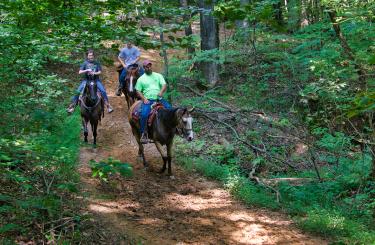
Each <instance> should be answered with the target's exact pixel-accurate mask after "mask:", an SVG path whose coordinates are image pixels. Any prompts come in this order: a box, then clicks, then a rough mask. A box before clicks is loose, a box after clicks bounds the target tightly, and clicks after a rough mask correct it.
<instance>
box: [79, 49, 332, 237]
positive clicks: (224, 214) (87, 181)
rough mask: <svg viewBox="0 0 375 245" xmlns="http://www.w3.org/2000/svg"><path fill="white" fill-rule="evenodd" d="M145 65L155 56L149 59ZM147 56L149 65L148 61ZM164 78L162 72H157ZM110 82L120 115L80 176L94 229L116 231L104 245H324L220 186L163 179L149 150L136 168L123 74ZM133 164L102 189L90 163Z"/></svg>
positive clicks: (85, 150)
mask: <svg viewBox="0 0 375 245" xmlns="http://www.w3.org/2000/svg"><path fill="white" fill-rule="evenodd" d="M144 54H145V55H146V56H148V57H147V58H150V59H153V57H158V54H157V52H154V53H153V52H150V51H148V52H145V53H144ZM145 55H143V58H146V57H145ZM155 70H159V71H160V65H159V67H158V64H156V69H155ZM103 77H104V79H103V80H104V83H105V86H106V88H107V90H108V93H109V97H110V101H111V103H112V105H113V107H114V109H115V111H114V112H113V113H112V114H106V115H105V117H104V120H103V121H102V123H101V125H100V126H99V132H98V147H97V148H96V149H94V148H92V147H90V146H87V147H82V148H81V152H80V168H79V171H80V174H81V179H82V188H83V191H84V194H85V196H86V201H87V202H86V203H87V209H88V211H89V212H90V213H92V214H93V217H94V219H95V222H96V223H100V225H101V226H102V227H103V226H104V227H105V228H106V230H109V231H110V233H111V234H110V235H109V236H108V237H112V239H110V240H108V237H107V238H106V239H102V240H99V241H97V243H98V244H99V243H101V244H128V243H138V244H139V242H141V244H326V243H327V242H326V241H324V240H321V239H319V238H314V237H311V236H309V235H306V234H303V233H302V232H301V231H299V230H298V229H296V228H295V227H294V225H293V223H292V222H291V221H290V220H289V219H288V218H287V217H286V216H285V215H282V214H279V213H274V212H270V211H268V210H264V209H253V208H247V207H245V206H244V205H242V204H240V203H239V202H238V201H235V200H233V199H232V198H231V197H230V195H229V194H228V193H227V192H226V191H225V190H223V189H222V188H221V187H220V185H219V184H217V183H215V182H212V181H208V180H206V179H204V178H203V177H201V176H199V175H197V174H194V173H188V172H185V171H184V170H182V169H181V168H179V167H178V166H176V165H173V171H174V176H175V177H176V178H175V179H173V180H172V179H169V178H168V177H166V176H165V175H160V174H158V173H157V170H158V169H159V168H160V167H161V163H162V161H161V158H160V156H159V154H158V152H157V151H156V148H155V146H153V145H147V146H146V157H147V159H148V161H149V163H150V164H151V169H150V170H149V171H147V172H146V171H144V170H143V168H142V164H141V163H137V161H136V156H137V146H136V142H135V139H134V137H133V136H132V134H131V130H130V125H129V124H128V121H127V107H126V104H125V100H124V97H116V96H114V91H115V88H116V86H117V81H116V80H117V74H116V72H114V71H113V70H112V69H110V68H105V72H104V74H103ZM110 156H111V157H113V158H115V159H119V160H121V161H122V162H128V163H130V164H131V165H132V166H133V169H134V177H133V178H131V179H126V180H121V181H120V182H117V184H116V185H112V186H111V185H102V184H100V182H99V181H98V180H96V179H93V178H92V177H91V170H90V168H89V166H88V161H89V160H91V159H94V160H96V161H98V160H102V159H106V158H108V157H110Z"/></svg>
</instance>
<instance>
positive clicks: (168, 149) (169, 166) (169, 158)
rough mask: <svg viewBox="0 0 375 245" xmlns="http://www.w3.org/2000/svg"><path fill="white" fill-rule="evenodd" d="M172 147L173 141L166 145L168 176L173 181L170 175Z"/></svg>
mask: <svg viewBox="0 0 375 245" xmlns="http://www.w3.org/2000/svg"><path fill="white" fill-rule="evenodd" d="M172 147H173V141H172V142H170V143H169V144H167V161H168V176H170V177H171V178H172V179H174V177H173V175H172V154H173V152H172Z"/></svg>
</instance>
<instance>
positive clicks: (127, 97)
mask: <svg viewBox="0 0 375 245" xmlns="http://www.w3.org/2000/svg"><path fill="white" fill-rule="evenodd" d="M124 95H125V99H126V104H127V105H128V109H130V102H129V95H128V93H127V92H126V93H124Z"/></svg>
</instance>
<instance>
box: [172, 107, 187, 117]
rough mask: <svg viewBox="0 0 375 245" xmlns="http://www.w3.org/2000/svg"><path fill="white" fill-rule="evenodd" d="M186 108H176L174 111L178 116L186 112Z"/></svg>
mask: <svg viewBox="0 0 375 245" xmlns="http://www.w3.org/2000/svg"><path fill="white" fill-rule="evenodd" d="M186 111H187V109H186V108H176V109H175V113H176V115H177V116H178V117H182V115H184V114H185V113H186Z"/></svg>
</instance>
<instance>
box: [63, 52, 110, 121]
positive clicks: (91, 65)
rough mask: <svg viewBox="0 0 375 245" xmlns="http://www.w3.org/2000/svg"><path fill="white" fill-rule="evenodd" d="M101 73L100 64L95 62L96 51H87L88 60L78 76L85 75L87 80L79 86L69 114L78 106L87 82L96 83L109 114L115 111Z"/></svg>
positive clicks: (68, 110) (81, 67) (69, 108)
mask: <svg viewBox="0 0 375 245" xmlns="http://www.w3.org/2000/svg"><path fill="white" fill-rule="evenodd" d="M101 73H102V67H101V65H100V63H99V62H98V61H96V60H95V56H94V51H93V50H89V51H87V59H86V60H85V62H83V63H82V65H81V66H80V68H79V72H78V74H84V77H85V79H84V80H83V81H81V84H80V85H79V87H78V89H77V94H76V95H75V96H73V98H72V103H71V104H70V105H69V107H68V109H67V112H68V113H69V114H70V113H73V112H74V108H75V107H76V105H77V104H78V99H79V94H81V93H82V91H83V89H84V88H85V85H86V81H88V80H95V81H96V85H97V86H98V89H99V91H100V93H101V94H102V96H103V99H104V103H105V104H106V106H107V110H108V113H111V112H112V111H113V108H112V106H111V105H110V104H109V100H108V95H107V92H106V90H105V88H104V86H103V84H102V82H101V81H100V79H99V75H100V74H101Z"/></svg>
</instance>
